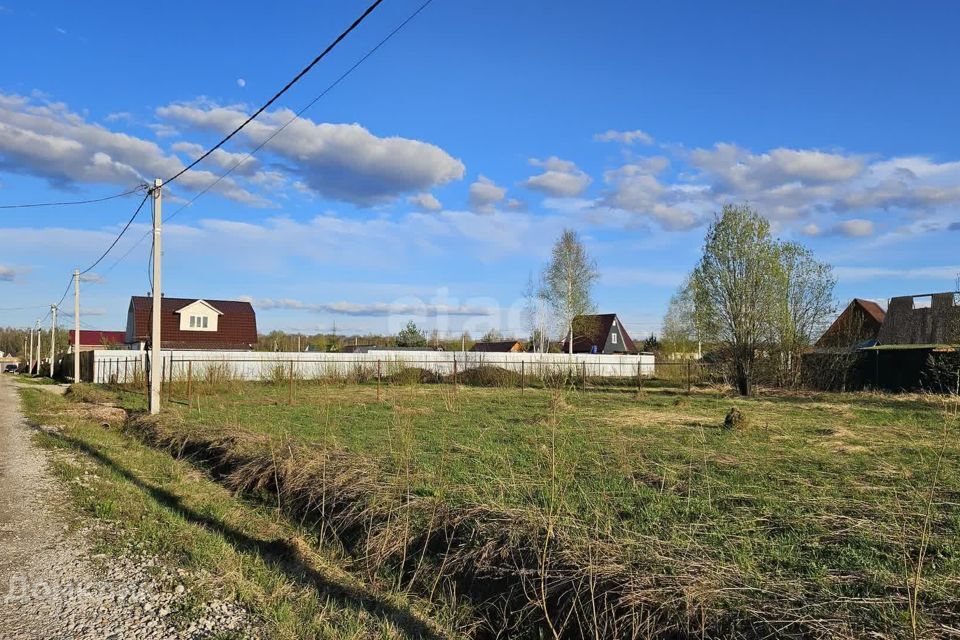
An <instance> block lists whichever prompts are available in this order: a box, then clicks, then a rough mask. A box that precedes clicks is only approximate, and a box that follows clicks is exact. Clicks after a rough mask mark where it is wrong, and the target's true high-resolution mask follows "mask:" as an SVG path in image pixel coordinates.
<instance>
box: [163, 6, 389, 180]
mask: <svg viewBox="0 0 960 640" xmlns="http://www.w3.org/2000/svg"><path fill="white" fill-rule="evenodd" d="M381 2H383V0H375V1H374V3H373V4H371V5H370V6H369V7H367V9H366V11H364V12H363V13H362V14H360V17H359V18H357V19H356V20H354V21H353V24H351V25H350V26H349V27H347V29H346V30H345V31H343V33H341V34H340V35H339V36H337V37H336V39H335V40H334V41H333V42H331V43H330V44H329V45H327V48H326V49H324V50H323V51H322V52H321V53H320V55H318V56H317V57H315V58H314V59H313V60H312V61H311V62H310V64H308V65H307V66H306V67H304V68H303V69H301V70H300V73H298V74H297V75H296V76H294V77H293V79H292V80H290V82H288V83H287V84H286V85H284V87H283V88H282V89H280V91H278V92H277V93H275V94H274V95H273V97H272V98H270V99H269V100H267V101H266V102H265V103H264V104H263V106H261V107H260V108H259V109H257V110H256V111H254V112H253V114H251V115H250V117H248V118H247V119H246V120H244V121H243V123H242V124H241V125H240V126H238V127H237V128H236V129H234V130H233V131H231V132H230V133H229V134H228V135H227V136H226V137H225V138H224V139H223V140H221V141H220V142H218V143H217V144H215V145H214V146H212V147H210V149H208V150H207V151H205V152H204V153H203V154H202V155H200V157H198V158H197V159H196V160H194V161H193V162H191V163H190V164H188V165H187V166H186V167H184V168H183V169H181V170H180V171H178V172H177V173H176V174H174V175H173V177H171V178H168V179H167V180H165V183H167V184H169V183H171V182H173V181H174V180H176V179H177V178H179V177H180V176H182V175H183V174H185V173H186V172H187V171H190V169H192V168H193V167H195V166H197V165H198V164H199V163H200V162H202V161H203V160H205V159H206V158H207V157H208V156H209V155H210V154H211V153H213V152H214V151H216V150H217V149H219V148H220V147H222V146H223V145H224V144H226V142H227V141H229V140H230V139H231V138H232V137H233V136H235V135H237V134H238V133H240V131H241V130H242V129H243V128H244V127H246V126H247V125H248V124H250V123H251V122H253V120H254V119H255V118H256V117H257V116H259V115H260V114H261V113H263V112H264V111H266V110H267V108H268V107H269V106H270V105H272V104H273V103H274V102H276V101H277V100H278V99H279V98H280V96H282V95H283V94H284V93H286V92H287V90H289V89H290V87H292V86H293V85H295V84H296V83H297V82H299V81H300V79H301V78H303V76H305V75H307V73H309V72H310V70H311V69H313V67H314V66H316V64H317V63H318V62H320V61H321V60H323V59H324V58H325V57H326V56H327V54H328V53H330V52H331V51H333V49H334V48H335V47H336V46H337V45H338V44H340V42H341V41H342V40H343V39H344V38H346V37H347V36H348V35H350V33H351V32H352V31H353V30H354V29H356V28H357V27H359V26H360V23H361V22H363V21H364V20H366V19H367V16H369V15H370V14H371V13H373V11H374V10H375V9H376V8H377V7H378V6H380V3H381Z"/></svg>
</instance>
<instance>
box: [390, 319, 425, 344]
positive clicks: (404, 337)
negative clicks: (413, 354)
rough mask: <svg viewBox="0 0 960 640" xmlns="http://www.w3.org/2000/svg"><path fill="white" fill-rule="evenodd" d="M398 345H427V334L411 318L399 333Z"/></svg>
mask: <svg viewBox="0 0 960 640" xmlns="http://www.w3.org/2000/svg"><path fill="white" fill-rule="evenodd" d="M397 346H398V347H425V346H427V336H425V335H424V334H423V331H421V330H420V329H419V327H417V325H416V324H415V323H414V322H413V320H410V321H408V322H407V326H405V327H404V328H403V329H401V330H400V333H398V334H397Z"/></svg>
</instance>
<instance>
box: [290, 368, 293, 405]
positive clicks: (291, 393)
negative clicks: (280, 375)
mask: <svg viewBox="0 0 960 640" xmlns="http://www.w3.org/2000/svg"><path fill="white" fill-rule="evenodd" d="M290 404H293V360H291V361H290Z"/></svg>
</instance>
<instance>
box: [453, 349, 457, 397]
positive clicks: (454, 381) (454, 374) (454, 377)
mask: <svg viewBox="0 0 960 640" xmlns="http://www.w3.org/2000/svg"><path fill="white" fill-rule="evenodd" d="M453 391H454V392H456V391H457V356H453Z"/></svg>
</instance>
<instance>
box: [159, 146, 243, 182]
mask: <svg viewBox="0 0 960 640" xmlns="http://www.w3.org/2000/svg"><path fill="white" fill-rule="evenodd" d="M170 148H171V149H172V150H173V151H176V152H177V153H182V154H184V155H186V156H187V157H188V158H189V159H190V160H191V161H192V160H196V159H197V158H199V157H200V156H201V155H203V153H204V151H206V148H205V147H204V146H203V145H200V144H196V143H194V142H175V143H174V144H172V145H171V146H170ZM204 162H209V163H210V164H212V165H215V166H216V167H217V168H218V169H220V170H221V171H228V170H232V171H231V173H235V174H237V175H247V176H250V175H253V174H255V173H256V172H257V167H258V166H259V161H258V160H257V159H256V158H255V157H253V156H251V155H249V154H246V153H231V152H229V151H224V150H223V149H215V150H214V151H213V153H211V154H210V155H209V156H207V157H206V158H205V159H204ZM234 167H235V168H234Z"/></svg>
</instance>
